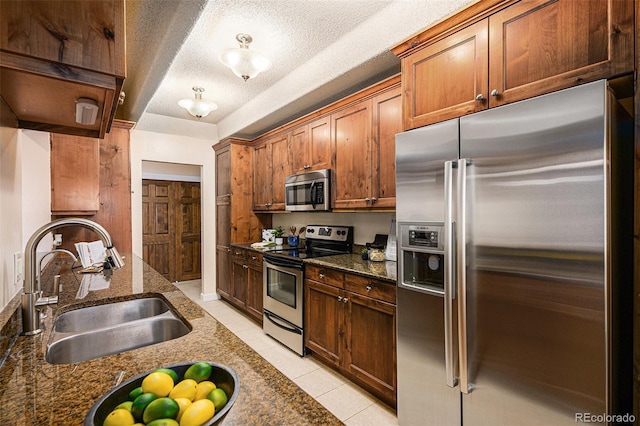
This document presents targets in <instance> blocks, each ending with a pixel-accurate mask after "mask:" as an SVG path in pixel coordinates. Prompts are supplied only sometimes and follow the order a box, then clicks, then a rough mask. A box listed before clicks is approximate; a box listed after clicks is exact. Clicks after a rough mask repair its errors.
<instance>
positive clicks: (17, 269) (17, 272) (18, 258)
mask: <svg viewBox="0 0 640 426" xmlns="http://www.w3.org/2000/svg"><path fill="white" fill-rule="evenodd" d="M23 274H24V266H23V264H22V252H19V251H18V252H16V253H14V254H13V284H14V285H20V284H21V283H22V279H23Z"/></svg>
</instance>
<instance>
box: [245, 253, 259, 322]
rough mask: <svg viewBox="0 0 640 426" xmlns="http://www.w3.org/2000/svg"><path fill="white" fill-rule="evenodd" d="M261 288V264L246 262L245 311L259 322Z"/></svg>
mask: <svg viewBox="0 0 640 426" xmlns="http://www.w3.org/2000/svg"><path fill="white" fill-rule="evenodd" d="M262 288H263V282H262V266H261V265H257V264H251V263H248V269H247V312H249V314H250V315H252V316H253V317H255V318H256V319H257V320H258V321H260V322H262V298H263V290H262Z"/></svg>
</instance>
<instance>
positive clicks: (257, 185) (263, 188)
mask: <svg viewBox="0 0 640 426" xmlns="http://www.w3.org/2000/svg"><path fill="white" fill-rule="evenodd" d="M270 164H271V161H270V158H269V145H268V144H266V143H263V144H262V145H258V146H256V147H255V149H254V150H253V210H267V209H268V204H269V203H270V202H271V167H270ZM283 190H284V189H283Z"/></svg>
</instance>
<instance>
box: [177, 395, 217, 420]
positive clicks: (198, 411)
mask: <svg viewBox="0 0 640 426" xmlns="http://www.w3.org/2000/svg"><path fill="white" fill-rule="evenodd" d="M215 411H216V409H215V406H214V405H213V402H211V401H209V400H208V399H206V398H205V399H199V400H197V401H194V402H193V403H192V404H191V405H190V406H188V407H187V409H186V410H184V413H183V414H182V417H180V426H200V425H203V424H205V423H206V422H208V421H209V420H211V419H212V418H213V415H214V413H215Z"/></svg>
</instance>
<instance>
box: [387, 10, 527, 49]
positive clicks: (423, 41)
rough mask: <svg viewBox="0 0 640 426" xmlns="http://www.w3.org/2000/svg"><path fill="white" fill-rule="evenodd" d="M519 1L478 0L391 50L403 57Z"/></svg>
mask: <svg viewBox="0 0 640 426" xmlns="http://www.w3.org/2000/svg"><path fill="white" fill-rule="evenodd" d="M517 1H518V0H478V1H476V2H475V3H472V4H470V5H469V6H467V7H465V8H463V9H460V10H458V11H455V12H453V13H452V14H451V15H449V16H446V17H444V18H443V19H441V20H440V21H438V22H436V23H435V24H433V25H431V26H429V27H427V28H426V29H424V30H422V31H420V32H419V33H416V34H414V35H412V36H411V37H409V38H407V39H406V40H404V41H402V42H400V43H399V44H397V45H395V46H394V47H392V48H391V52H393V54H394V55H396V56H398V57H400V58H403V57H405V56H407V55H410V54H411V53H413V52H414V51H416V50H419V49H422V48H423V47H425V46H428V45H430V44H433V43H435V42H436V41H438V40H441V39H443V38H445V37H447V36H449V35H451V34H453V33H455V32H457V31H459V30H461V29H463V28H465V27H467V26H469V25H471V24H474V23H476V22H478V21H480V20H481V19H484V18H486V17H487V16H489V15H491V14H493V13H495V12H497V11H498V10H500V9H503V8H505V7H507V6H509V5H510V4H512V3H516V2H517Z"/></svg>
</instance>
